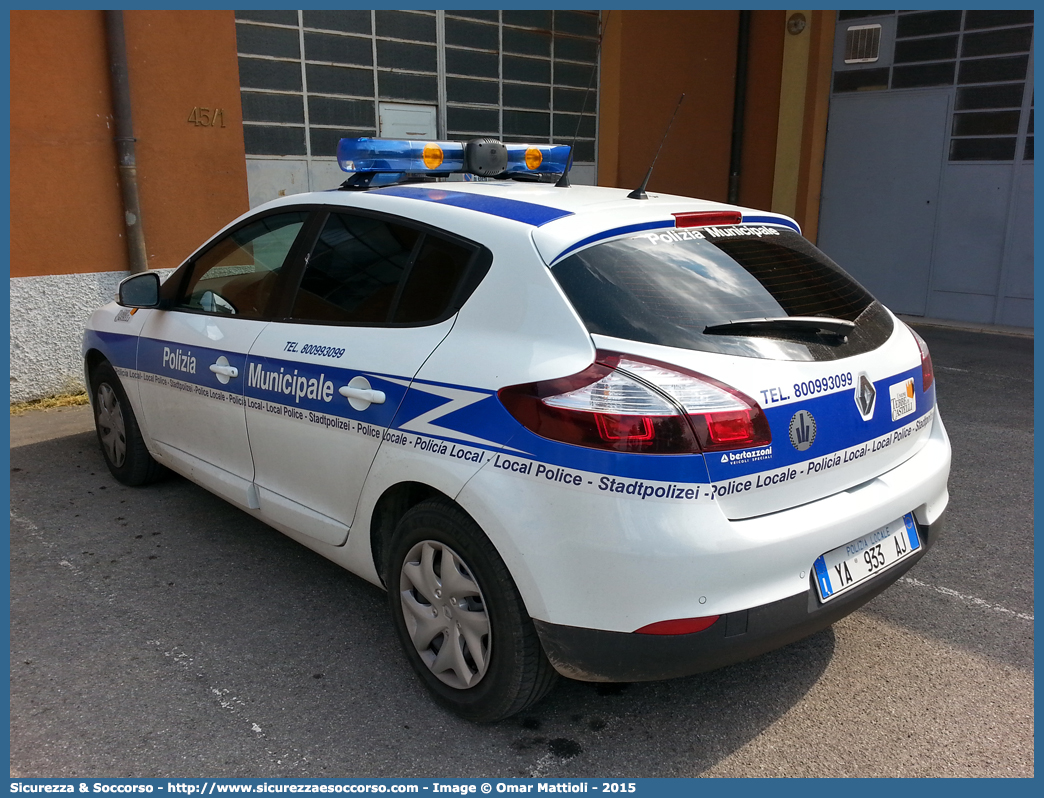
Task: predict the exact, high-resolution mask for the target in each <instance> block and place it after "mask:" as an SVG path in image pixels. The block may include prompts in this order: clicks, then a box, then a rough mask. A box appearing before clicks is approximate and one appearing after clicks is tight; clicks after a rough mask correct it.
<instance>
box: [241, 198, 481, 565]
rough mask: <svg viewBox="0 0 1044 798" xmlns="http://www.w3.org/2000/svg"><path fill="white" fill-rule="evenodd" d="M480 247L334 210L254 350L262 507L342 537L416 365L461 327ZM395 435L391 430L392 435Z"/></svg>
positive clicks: (401, 441)
mask: <svg viewBox="0 0 1044 798" xmlns="http://www.w3.org/2000/svg"><path fill="white" fill-rule="evenodd" d="M480 254H481V253H480V248H479V247H477V246H476V245H474V244H470V243H468V242H466V241H463V240H459V239H456V238H454V237H453V236H449V235H448V234H444V233H441V232H440V231H435V230H430V229H427V228H424V227H422V226H419V225H415V224H412V223H409V222H406V221H404V220H402V219H398V218H397V217H387V216H381V215H376V214H372V213H364V212H360V211H355V210H346V209H345V210H334V211H331V212H330V213H329V215H328V217H327V218H326V220H325V222H324V223H323V224H322V227H321V232H320V233H319V235H318V238H317V240H316V242H315V245H314V247H313V248H312V250H311V252H310V254H309V256H308V259H307V265H306V266H305V267H304V268H303V273H302V274H301V277H300V280H299V287H298V288H297V290H296V291H295V292H291V294H290V295H289V296H288V300H287V305H286V307H285V312H284V314H283V315H284V318H282V319H280V320H278V321H274V322H273V323H272V324H270V325H268V326H267V327H266V328H265V329H264V330H263V331H262V332H261V333H260V335H259V336H258V337H257V340H256V341H255V342H254V343H253V345H252V347H251V348H250V354H249V358H248V360H247V366H246V371H245V373H244V378H245V388H246V399H247V414H246V418H247V431H248V434H249V438H250V449H251V453H252V455H253V462H254V469H255V472H254V482H255V483H256V485H257V489H258V494H259V498H260V504H261V512H262V514H263V515H264V516H265V518H266V519H267V520H269V521H271V522H273V523H275V524H276V525H280V526H283V527H284V528H290V529H293V530H295V531H298V532H301V533H303V534H306V535H308V536H309V537H313V538H316V539H318V540H322V541H324V542H326V543H331V544H334V545H339V544H341V543H343V542H344V540H345V539H346V537H347V535H348V530H349V527H350V526H351V524H352V521H353V519H354V515H355V508H356V505H357V504H358V501H359V495H360V493H361V491H362V486H363V482H364V481H365V479H366V474H367V472H368V470H369V468H370V464H371V463H372V462H373V458H374V456H375V455H376V453H377V450H378V448H379V447H380V446H381V444H382V441H383V442H386V443H387V445H395V446H407V445H412V443H408V442H407V436H405V435H402V434H397V433H394V432H393V431H390V428H391V427H392V419H393V418H394V416H395V413H396V410H397V408H398V407H399V404H400V402H401V400H402V398H403V396H404V395H405V393H406V390H407V388H408V387H409V385H410V383H411V381H412V380H413V377H414V375H415V374H416V373H417V371H418V370H419V369H420V367H421V366H422V365H423V363H424V361H425V360H426V359H427V358H428V356H429V355H430V354H431V352H432V351H434V349H435V348H436V347H437V346H438V345H439V344H440V343H441V342H442V340H443V339H444V338H445V337H446V335H447V334H448V333H449V331H450V329H451V328H452V326H453V319H454V313H455V310H456V308H457V307H458V306H459V303H460V301H462V291H465V290H466V287H467V285H466V284H467V283H468V279H469V278H468V276H469V275H472V276H473V275H474V267H475V265H476V261H477V259H479V258H480ZM389 433H391V434H389Z"/></svg>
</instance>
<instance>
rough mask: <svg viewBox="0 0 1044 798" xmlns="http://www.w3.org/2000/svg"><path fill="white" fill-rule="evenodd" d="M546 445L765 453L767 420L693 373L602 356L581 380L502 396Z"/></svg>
mask: <svg viewBox="0 0 1044 798" xmlns="http://www.w3.org/2000/svg"><path fill="white" fill-rule="evenodd" d="M498 396H499V398H500V401H501V403H502V404H503V405H504V407H505V408H507V410H508V412H509V413H511V415H513V416H514V417H515V418H516V419H517V420H518V421H519V423H521V424H522V425H523V426H524V427H526V428H527V429H529V430H531V431H532V432H535V433H536V434H537V435H540V436H542V437H545V438H550V439H551V440H555V441H560V442H562V443H571V444H574V445H576V446H586V447H589V448H593V449H608V450H610V451H617V452H631V453H643V454H687V453H698V452H718V451H725V450H729V449H745V448H748V447H752V446H764V445H767V444H769V443H771V441H772V434H771V432H770V430H769V426H768V420H767V419H766V418H765V414H764V413H763V412H762V410H761V408H760V407H759V406H758V404H757V403H756V402H755V401H754V400H752V399H751V398H750V397H748V396H746V395H744V394H742V393H740V392H739V391H737V390H735V389H734V388H730V387H729V386H727V385H724V384H722V383H720V382H718V381H717V380H713V379H711V378H710V377H707V376H704V375H702V374H696V373H695V372H687V371H680V370H678V369H676V368H674V367H672V366H667V365H664V364H662V363H657V362H655V361H651V360H645V359H639V358H635V357H632V356H624V355H617V354H612V353H608V352H599V353H598V355H597V357H596V360H595V363H594V364H593V365H591V366H589V367H588V368H587V369H585V370H584V371H582V372H580V373H579V374H574V375H573V376H571V377H564V378H562V379H557V380H547V381H543V382H534V383H527V384H525V385H513V386H510V387H508V388H503V389H501V390H500V392H499V393H498Z"/></svg>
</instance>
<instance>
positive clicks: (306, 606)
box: [11, 327, 1034, 779]
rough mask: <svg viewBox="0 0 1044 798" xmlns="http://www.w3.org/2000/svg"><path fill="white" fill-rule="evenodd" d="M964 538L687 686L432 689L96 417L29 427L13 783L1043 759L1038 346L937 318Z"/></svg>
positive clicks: (627, 772) (907, 766)
mask: <svg viewBox="0 0 1044 798" xmlns="http://www.w3.org/2000/svg"><path fill="white" fill-rule="evenodd" d="M921 332H922V334H923V336H924V338H925V339H926V340H927V341H928V343H929V345H930V347H931V351H932V354H933V359H934V363H935V369H936V380H937V384H938V398H939V405H940V409H941V414H942V417H943V419H944V421H945V423H946V425H947V429H948V431H949V433H950V438H951V441H952V444H953V470H952V473H951V477H950V496H951V503H950V508H949V516H948V528H947V532H946V535H945V537H944V538H943V539H942V540H941V541H940V543H939V544H938V546H937V547H936V548H934V549H933V550H932V551H931V552H929V554H928V555H927V556H926V557H925V558H924V559H923V560H922V561H921V562H920V563H919V564H918V565H917V566H916V567H915V568H914V569H913V570H912V571H911V572H910V573H909V574H908V575H907V576H906V577H904V578H903V580H902V581H900V582H898V583H897V584H896V585H894V586H893V587H891V588H890V589H889V590H887V591H885V593H883V594H882V595H881V596H879V597H878V598H876V599H874V600H873V601H872V602H871V603H870V604H868V605H867V606H866V607H864V608H863V609H862V610H860V611H858V612H856V613H855V614H853V615H851V616H849V617H848V618H846V619H844V620H843V621H841V622H840V623H838V624H836V625H835V626H834V627H833V628H832V629H829V630H826V631H823V632H820V633H818V634H816V635H814V636H812V637H810V638H808V639H806V640H804V641H801V642H799V643H796V644H794V645H791V646H789V647H787V648H784V649H781V650H779V651H776V652H773V653H770V654H767V655H764V656H762V657H760V658H758V659H756V660H753V661H750V662H746V663H741V664H738V665H734V666H732V667H729V668H725V669H722V670H719V671H716V672H713V673H709V674H704V675H700V676H694V677H689V678H684V679H677V680H673V681H669V682H658V683H642V684H630V685H594V684H582V683H579V682H569V681H564V680H563V681H562V682H560V683H559V686H558V687H557V688H556V689H555V691H554V692H552V693H551V695H550V696H549V697H548V698H546V699H545V700H544V701H543V702H542V703H540V704H539V705H537V706H536V707H534V708H533V709H532V710H531V711H529V712H527V713H525V714H523V715H522V716H520V717H516V718H512V719H509V720H507V721H503V722H501V723H498V724H493V725H481V726H480V725H474V724H471V723H467V722H465V721H462V720H459V719H457V718H456V717H455V716H453V715H450V714H448V713H446V712H444V711H443V710H441V709H439V708H438V707H436V706H435V705H434V704H433V703H432V702H431V701H430V700H429V699H428V698H427V695H426V694H425V692H424V690H423V688H422V687H421V685H420V683H419V682H418V681H417V680H416V678H415V677H414V675H413V674H412V672H411V671H410V669H409V666H408V665H407V663H406V661H405V659H404V658H403V656H402V655H401V653H400V651H399V648H398V643H397V642H396V640H395V638H394V637H393V633H392V629H391V625H390V622H389V620H388V618H387V609H386V604H385V597H384V594H383V593H382V592H381V591H380V590H378V589H377V588H375V587H373V586H372V585H369V584H368V583H365V582H363V581H362V580H360V579H358V578H356V577H354V576H352V575H351V574H349V573H347V572H345V571H343V570H341V569H339V568H338V567H337V566H335V565H333V564H331V563H329V562H328V561H326V560H324V559H322V558H320V557H319V556H318V555H315V554H313V553H312V552H311V551H309V550H307V549H305V548H304V547H302V546H300V545H298V544H296V543H294V542H293V541H291V540H289V539H288V538H285V537H283V536H282V535H280V534H279V533H277V532H275V531H274V530H272V529H270V528H268V527H266V526H264V525H263V524H261V523H259V522H257V521H255V520H254V519H252V518H250V517H249V516H247V515H245V514H243V513H241V512H239V511H238V510H236V509H234V508H233V507H231V506H230V505H228V504H226V503H224V502H223V501H221V500H220V499H217V498H216V497H214V496H212V495H210V494H209V493H207V492H206V491H204V490H202V489H201V488H198V487H196V486H195V485H193V484H191V483H189V482H187V481H186V480H184V479H181V478H179V477H171V478H168V479H166V480H165V481H163V482H161V483H159V484H156V485H153V486H150V487H149V488H146V489H130V488H125V487H123V486H121V485H119V484H117V483H116V482H115V481H114V480H113V479H112V478H111V477H110V475H109V474H108V472H107V470H106V468H105V465H104V462H103V460H102V457H101V454H100V453H99V451H98V448H97V443H96V440H95V437H94V434H93V432H92V431H91V419H90V414H89V409H87V408H78V409H73V410H59V411H40V412H36V413H30V414H28V415H25V416H21V417H15V418H12V419H11V422H12V428H11V775H12V776H13V777H22V778H24V777H119V776H136V777H184V778H188V777H198V778H203V777H281V776H282V777H374V776H386V777H439V778H443V779H445V778H453V777H460V778H463V777H479V776H482V777H547V778H551V777H666V776H677V777H694V776H1032V775H1033V755H1034V748H1033V731H1034V728H1033V613H1034V609H1033V341H1032V339H1031V338H1022V337H1012V336H1002V335H988V334H980V333H969V332H962V331H959V330H948V329H938V328H927V327H926V328H923V329H921Z"/></svg>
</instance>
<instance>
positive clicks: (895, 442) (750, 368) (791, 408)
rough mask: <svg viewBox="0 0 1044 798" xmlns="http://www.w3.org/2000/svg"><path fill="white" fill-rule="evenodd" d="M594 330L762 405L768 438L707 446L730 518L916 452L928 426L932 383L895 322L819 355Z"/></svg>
mask: <svg viewBox="0 0 1044 798" xmlns="http://www.w3.org/2000/svg"><path fill="white" fill-rule="evenodd" d="M594 338H595V341H596V344H597V345H598V346H599V348H605V349H610V350H615V351H620V350H627V351H630V352H632V353H633V354H636V355H645V356H649V357H654V358H656V359H658V360H661V361H668V362H673V363H677V364H678V365H680V366H684V367H686V368H689V369H692V370H694V371H696V372H699V373H702V374H707V375H709V376H712V377H714V378H715V379H718V380H721V381H723V382H725V383H727V384H728V385H731V386H733V387H734V388H737V389H739V390H740V391H742V392H743V393H745V394H746V395H747V396H749V397H750V398H752V399H754V400H755V401H757V403H758V404H759V405H760V406H761V407H762V409H763V410H764V411H765V415H766V416H767V417H768V421H769V426H770V428H771V430H772V443H771V444H770V445H769V446H765V447H760V448H751V449H738V450H734V451H729V452H714V453H708V454H707V455H705V458H706V461H707V471H708V473H709V476H710V480H711V483H712V490H713V492H714V496H715V499H716V500H717V501H718V504H719V506H720V507H721V509H722V511H723V512H724V513H725V515H726V516H727V517H728V518H731V519H741V518H751V517H755V516H759V515H765V514H767V513H773V512H778V511H780V510H785V509H787V508H790V507H796V506H798V505H801V504H807V503H808V502H813V501H816V500H818V499H822V498H824V497H826V496H829V495H831V494H833V493H837V492H838V491H841V490H845V489H848V488H851V487H854V486H856V485H860V484H862V483H864V482H867V481H868V480H871V479H873V478H874V477H877V476H879V475H881V474H883V473H885V472H886V471H889V470H891V469H892V468H895V467H896V466H897V465H899V464H900V463H902V462H903V461H905V460H907V459H908V458H909V457H911V456H912V455H914V454H915V453H916V452H917V451H918V450H919V449H920V448H921V447H922V446H923V445H924V444H925V443H926V442H927V440H928V437H929V434H930V432H931V426H932V419H933V418H934V412H935V385H934V383H933V384H932V385H931V386H930V387H929V389H928V391H927V392H925V391H924V390H923V388H922V373H921V358H920V350H919V349H918V347H917V343H916V342H915V341H914V338H913V336H912V334H911V333H910V331H909V330H908V329H907V328H906V327H905V326H904V325H903V324H901V323H899V322H896V323H895V327H894V329H893V331H892V334H891V335H890V336H889V338H888V339H887V340H886V341H885V342H884V344H882V345H881V346H880V347H878V348H877V349H875V350H874V351H872V352H866V353H864V354H860V355H856V356H854V357H849V358H843V359H839V360H833V361H826V362H795V361H779V360H767V359H761V358H742V357H731V356H727V355H720V354H714V353H707V352H693V351H691V350H681V349H667V348H663V347H649V346H648V345H644V344H640V343H636V342H632V341H623V340H620V339H615V338H605V337H603V336H597V335H596V336H594ZM667 353H669V355H668V354H667ZM665 355H666V356H665ZM911 509H912V508H911Z"/></svg>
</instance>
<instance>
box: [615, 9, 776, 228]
mask: <svg viewBox="0 0 1044 798" xmlns="http://www.w3.org/2000/svg"><path fill="white" fill-rule="evenodd" d="M607 13H608V24H607V26H606V30H605V35H604V39H603V44H602V70H601V95H600V106H599V165H598V182H599V184H600V185H606V186H620V187H625V188H634V187H635V186H637V185H638V184H639V183H640V182H641V181H642V178H643V177H644V176H645V172H646V170H647V169H648V168H649V163H650V162H651V160H652V157H653V154H654V153H655V152H656V147H657V146H658V145H659V142H660V139H661V137H662V136H663V131H664V129H665V128H666V126H667V123H668V121H669V120H670V117H671V114H672V113H673V111H674V108H675V105H676V104H677V102H678V96H679V95H680V94H681V93H682V92H685V95H686V96H685V101H684V103H683V104H682V106H681V109H680V110H679V111H678V117H677V119H676V120H675V123H674V126H673V128H672V129H671V132H670V135H669V136H668V138H667V142H666V144H665V145H664V148H663V152H662V153H661V155H660V159H659V161H657V164H656V169H655V170H654V172H653V176H652V180H651V181H650V183H649V188H650V189H653V190H656V191H662V192H667V193H673V194H684V195H687V196H694V197H701V198H705V199H713V200H721V201H724V200H726V198H727V196H728V182H729V181H728V172H729V158H730V154H731V136H732V106H733V96H734V91H735V81H736V47H737V35H738V32H739V12H737V11H616V10H614V11H611V12H605V11H603V12H602V14H603V19H605V18H606V16H605V15H606V14H607ZM785 22H786V16H785V14H784V12H782V11H755V12H753V15H752V19H751V30H750V35H751V40H750V60H749V62H748V84H747V85H748V88H747V108H746V126H745V131H744V137H743V162H742V175H741V178H740V202H741V203H742V204H747V205H751V206H753V207H760V208H768V207H769V205H770V203H771V200H772V181H773V173H774V170H775V149H776V125H777V120H778V116H779V88H780V74H781V67H782V58H783V35H784V25H785Z"/></svg>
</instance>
